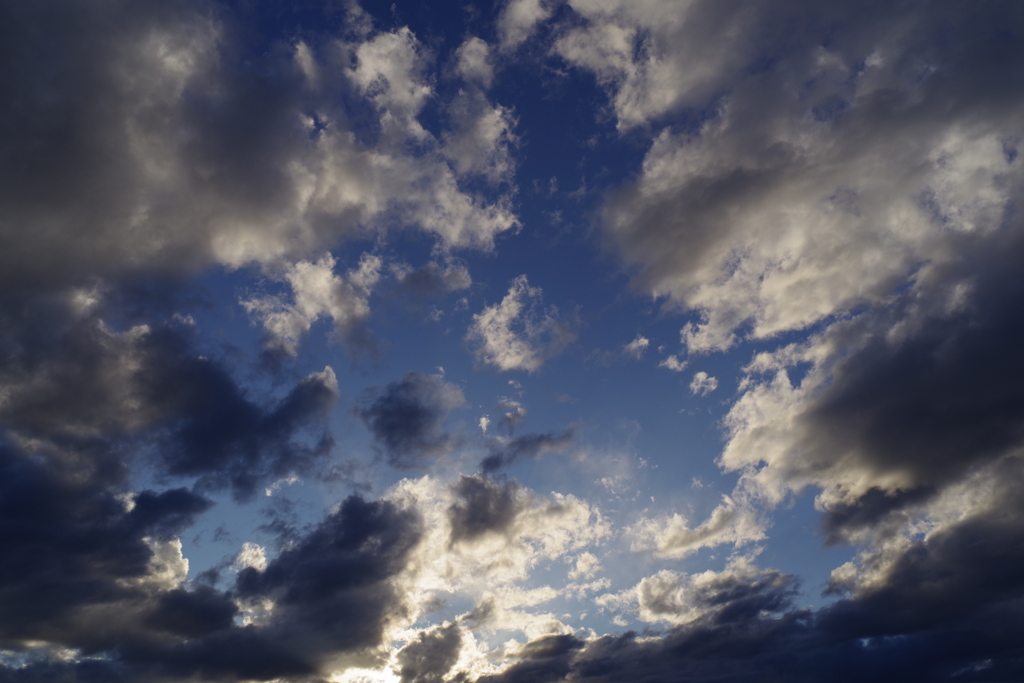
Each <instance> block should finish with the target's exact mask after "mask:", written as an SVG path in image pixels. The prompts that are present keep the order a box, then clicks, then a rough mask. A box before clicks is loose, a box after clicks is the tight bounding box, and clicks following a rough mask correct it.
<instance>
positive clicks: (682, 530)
mask: <svg viewBox="0 0 1024 683" xmlns="http://www.w3.org/2000/svg"><path fill="white" fill-rule="evenodd" d="M739 495H741V494H739ZM627 534H628V536H630V537H631V538H632V539H633V543H632V549H633V551H634V552H653V553H654V555H655V556H656V557H667V558H680V557H686V556H687V555H690V554H692V553H695V552H697V551H698V550H700V549H701V548H712V547H714V546H717V545H722V544H725V543H732V544H734V545H743V544H745V543H750V542H752V541H759V540H762V539H764V538H765V522H764V520H763V519H762V518H761V515H760V514H758V513H757V511H755V510H754V508H753V507H752V505H751V503H750V501H747V500H745V499H743V498H741V499H740V502H737V501H736V500H735V499H734V498H732V497H729V496H722V502H721V503H720V504H719V505H718V507H716V508H715V509H714V510H713V511H712V512H711V515H710V516H709V517H708V518H707V519H706V520H705V521H704V522H702V523H701V524H700V525H699V526H697V527H691V526H690V525H689V522H688V520H687V519H686V518H685V517H683V516H682V515H679V514H678V513H677V514H673V515H672V516H671V517H662V518H658V519H642V520H640V521H639V522H637V523H636V524H635V525H634V526H632V527H631V528H630V529H629V530H628V531H627Z"/></svg>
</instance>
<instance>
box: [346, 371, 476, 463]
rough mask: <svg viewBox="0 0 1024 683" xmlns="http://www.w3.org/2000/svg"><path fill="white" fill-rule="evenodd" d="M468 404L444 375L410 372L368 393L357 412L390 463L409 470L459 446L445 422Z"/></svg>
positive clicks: (460, 392) (459, 391)
mask: <svg viewBox="0 0 1024 683" xmlns="http://www.w3.org/2000/svg"><path fill="white" fill-rule="evenodd" d="M465 402H466V399H465V397H464V396H463V395H462V390H461V389H459V388H458V387H457V386H455V385H454V384H449V383H448V382H445V381H444V377H442V376H441V375H424V374H422V373H419V372H410V373H408V374H406V375H405V377H403V378H402V379H400V380H398V381H395V382H391V383H390V384H388V385H387V386H386V387H383V388H376V389H370V390H367V392H366V393H365V395H364V396H363V397H362V399H361V401H360V407H359V409H358V410H359V416H360V417H361V418H362V419H363V421H364V422H365V423H366V426H367V427H369V428H370V431H371V432H372V433H373V436H374V439H376V441H377V443H378V444H379V445H380V446H381V447H382V448H383V449H384V454H385V456H386V457H387V460H388V463H389V464H390V465H391V466H392V467H397V468H400V469H410V468H414V467H418V466H421V465H424V464H425V463H426V460H427V459H428V458H437V457H440V456H442V455H444V454H445V453H447V452H449V451H450V450H451V449H452V448H454V447H455V446H456V445H457V444H458V441H459V440H458V439H457V438H456V437H454V436H452V435H451V434H448V433H446V432H445V431H444V421H445V419H446V418H447V417H448V412H449V411H451V410H452V409H453V408H457V407H459V406H461V405H463V404H464V403H465Z"/></svg>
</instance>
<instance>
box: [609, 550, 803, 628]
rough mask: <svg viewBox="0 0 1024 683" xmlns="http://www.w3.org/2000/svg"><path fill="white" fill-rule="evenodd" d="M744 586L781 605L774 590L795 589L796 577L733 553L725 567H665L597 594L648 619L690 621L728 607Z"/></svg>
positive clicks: (611, 605)
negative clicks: (687, 569)
mask: <svg viewBox="0 0 1024 683" xmlns="http://www.w3.org/2000/svg"><path fill="white" fill-rule="evenodd" d="M738 585H742V586H744V590H743V592H744V593H745V594H746V595H756V594H767V595H768V596H769V599H768V600H765V601H764V603H765V605H766V606H770V607H773V608H775V609H778V608H779V607H780V606H781V605H779V603H778V602H777V601H776V600H772V599H771V597H772V596H771V594H772V593H777V594H781V595H785V594H786V593H787V592H790V591H791V590H792V580H791V578H790V577H787V576H786V575H784V574H781V573H779V572H777V571H773V570H762V569H759V568H758V567H757V566H755V565H754V563H753V561H752V557H749V556H738V557H733V558H731V559H730V560H729V562H728V564H726V566H725V568H724V569H723V570H721V571H718V572H716V571H712V570H708V571H705V572H702V573H700V574H683V573H678V572H674V571H671V570H669V569H663V570H661V571H660V572H658V573H657V574H655V575H654V576H649V577H646V578H643V579H641V580H640V583H638V584H637V585H636V586H634V587H633V588H630V589H628V590H625V591H623V592H621V593H609V594H605V595H602V596H600V597H599V598H597V603H598V604H599V605H601V606H602V607H605V608H620V609H623V608H624V609H628V610H630V611H635V613H636V614H637V616H638V617H639V618H640V619H641V620H642V621H646V622H648V623H657V622H667V623H669V624H673V625H680V624H688V623H691V622H693V621H696V620H697V619H700V618H701V617H703V616H705V615H708V614H713V613H715V612H717V611H719V610H722V609H724V608H727V607H728V604H729V602H731V600H734V599H736V598H737V596H735V595H732V593H733V592H734V591H735V590H736V586H738Z"/></svg>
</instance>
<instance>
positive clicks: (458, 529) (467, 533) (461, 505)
mask: <svg viewBox="0 0 1024 683" xmlns="http://www.w3.org/2000/svg"><path fill="white" fill-rule="evenodd" d="M453 491H454V493H455V495H456V498H457V499H456V502H454V503H452V505H451V507H449V508H448V522H449V524H451V542H452V543H457V542H459V541H472V540H473V539H475V538H478V537H479V536H482V535H483V534H485V533H487V532H491V531H493V532H498V533H501V532H504V531H505V530H506V529H508V528H509V527H510V526H511V525H512V523H513V522H514V521H515V518H516V515H517V514H519V512H520V511H521V510H522V507H523V504H522V502H521V500H520V497H519V492H520V488H519V485H518V484H517V483H516V482H515V481H508V482H505V483H502V484H498V483H497V482H494V481H491V480H489V479H484V478H483V477H471V476H466V475H462V476H461V477H459V481H458V482H457V483H456V484H455V485H454V487H453Z"/></svg>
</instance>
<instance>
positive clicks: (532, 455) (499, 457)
mask: <svg viewBox="0 0 1024 683" xmlns="http://www.w3.org/2000/svg"><path fill="white" fill-rule="evenodd" d="M575 433H576V430H575V428H574V427H569V429H566V430H565V431H564V432H562V433H561V434H523V435H522V436H517V437H515V438H512V439H502V438H496V439H494V440H493V441H492V443H491V454H490V455H488V456H487V457H486V458H484V459H483V461H482V462H481V463H480V470H481V471H482V472H483V473H484V474H491V473H493V472H496V471H498V470H500V469H502V468H504V467H508V466H509V465H511V464H512V463H514V462H515V461H517V460H519V459H520V458H529V459H531V460H536V459H537V458H539V457H540V456H541V455H542V454H544V453H553V452H558V451H563V450H565V449H566V448H568V447H569V446H570V445H571V444H572V442H573V440H574V438H575V435H576V434H575Z"/></svg>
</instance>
